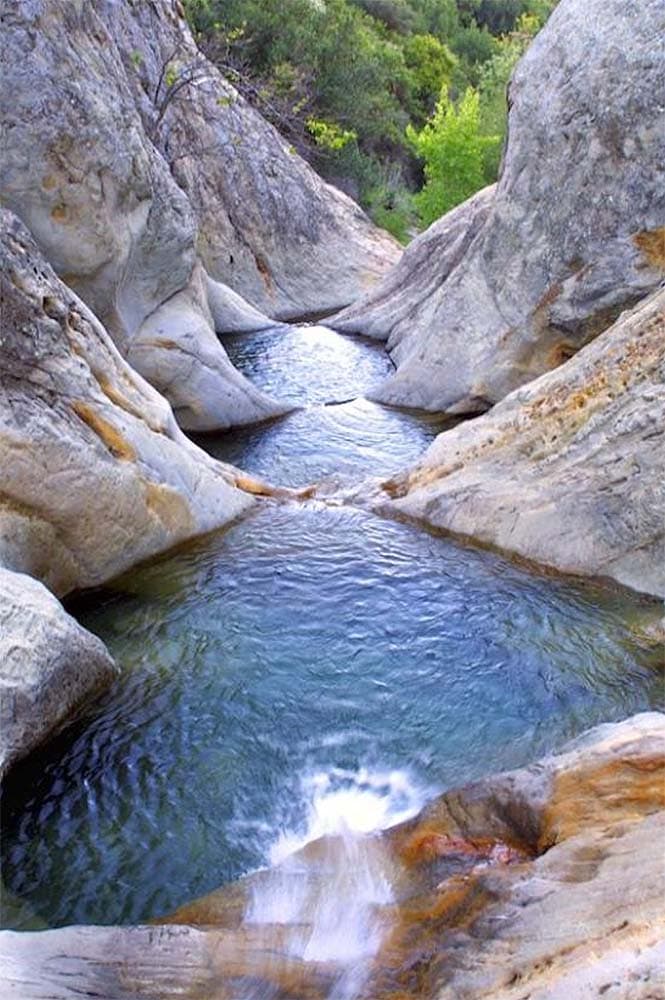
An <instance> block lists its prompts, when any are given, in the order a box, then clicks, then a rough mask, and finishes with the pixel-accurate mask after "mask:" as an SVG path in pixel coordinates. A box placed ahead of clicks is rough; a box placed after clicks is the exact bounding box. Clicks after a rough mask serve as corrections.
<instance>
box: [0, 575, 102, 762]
mask: <svg viewBox="0 0 665 1000" xmlns="http://www.w3.org/2000/svg"><path fill="white" fill-rule="evenodd" d="M0 665H1V668H0V777H2V775H3V774H4V773H5V771H6V770H7V768H8V767H9V766H11V765H12V764H14V763H15V761H16V760H18V759H19V758H20V757H22V756H24V755H25V754H26V753H28V752H29V751H30V750H32V749H34V748H35V747H36V746H38V745H39V744H40V743H41V742H42V741H43V740H44V739H45V738H46V737H48V736H51V735H52V734H53V733H54V732H57V730H58V729H59V728H60V727H61V726H62V725H63V724H64V723H66V722H69V721H70V720H71V717H72V715H74V714H75V712H76V710H77V709H78V708H79V706H80V705H81V704H83V703H84V702H85V701H87V700H88V699H89V698H91V697H93V696H94V695H95V694H96V693H98V692H99V691H101V690H102V688H103V687H104V686H105V685H107V684H109V683H110V682H111V681H112V680H113V678H114V677H115V675H116V668H115V665H114V663H113V660H112V659H111V657H110V656H109V654H108V653H107V652H106V649H105V647H104V644H103V643H102V642H101V641H100V640H99V639H97V638H95V636H94V635H91V633H90V632H87V631H86V630H85V629H84V628H81V626H80V625H78V624H77V623H76V622H75V621H74V619H73V618H72V617H71V616H70V615H68V614H67V613H66V612H65V611H64V610H63V608H62V605H61V604H60V602H59V601H58V600H57V599H56V598H55V597H54V596H53V595H52V594H50V593H49V592H48V590H47V589H46V587H44V586H43V585H42V584H41V583H38V582H37V580H33V579H31V578H30V577H29V576H25V575H24V574H22V573H12V572H10V571H9V570H5V569H2V568H1V567H0Z"/></svg>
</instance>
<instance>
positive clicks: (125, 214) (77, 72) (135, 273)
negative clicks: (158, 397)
mask: <svg viewBox="0 0 665 1000" xmlns="http://www.w3.org/2000/svg"><path fill="white" fill-rule="evenodd" d="M180 74H182V79H184V80H185V81H188V82H186V85H185V86H184V87H182V88H180V87H179V85H176V84H175V83H174V80H176V79H177V80H178V81H179V80H180ZM2 125H3V134H4V136H5V142H3V144H2V161H1V164H2V166H1V170H0V193H1V194H2V199H3V203H4V204H5V205H7V206H8V207H9V208H10V209H11V210H12V211H13V212H15V214H17V215H18V216H19V217H20V218H21V219H22V220H23V221H24V222H25V223H26V225H27V226H28V228H29V229H30V231H31V232H32V234H33V236H34V237H35V239H36V241H37V243H38V245H39V246H40V248H41V249H42V251H43V252H44V254H45V256H46V258H47V259H48V261H49V262H50V263H51V264H52V266H53V267H54V268H55V270H56V272H57V273H58V274H59V276H60V277H61V278H62V279H63V280H64V281H65V282H66V283H67V284H68V285H69V286H70V287H72V288H73V289H74V290H75V291H76V293H77V294H78V295H79V296H80V297H81V298H82V299H83V300H84V301H85V302H86V304H87V305H88V306H89V307H90V308H91V309H92V310H93V311H94V312H95V314H96V315H97V317H98V318H99V319H100V320H101V322H102V323H103V325H104V326H105V327H106V329H107V330H108V332H109V333H110V334H111V336H112V337H113V339H114V341H115V343H116V345H117V346H118V347H119V349H120V350H121V352H122V353H123V354H124V355H125V356H127V357H131V363H132V365H133V366H134V367H136V368H137V370H138V371H139V372H140V373H141V374H143V375H144V376H145V377H146V378H147V379H148V380H149V381H151V382H152V384H154V385H155V387H156V388H157V389H158V390H159V391H160V392H162V393H163V394H164V395H165V396H166V397H167V398H168V399H169V401H170V402H171V403H172V404H173V406H174V409H175V410H176V413H177V416H178V419H179V421H180V423H181V425H182V426H184V427H186V428H187V429H193V430H212V429H217V428H225V427H228V426H230V425H232V424H242V423H248V422H254V421H259V420H263V419H266V418H267V417H271V416H275V415H277V414H279V413H283V412H285V411H286V410H287V409H288V407H285V406H284V405H281V404H279V403H277V402H276V401H274V400H271V399H270V398H269V397H267V396H266V395H265V394H263V393H261V392H259V391H258V390H257V389H256V388H254V387H253V386H252V385H251V384H250V383H249V382H248V381H247V380H246V379H244V378H243V377H242V376H240V375H239V374H238V373H237V372H236V371H235V370H234V369H233V367H232V365H231V363H230V361H229V360H228V357H227V356H226V353H225V351H224V350H223V348H222V346H221V345H220V343H219V342H218V339H217V337H216V335H215V332H216V331H217V332H221V333H229V332H239V331H243V330H256V329H262V328H265V327H267V326H271V325H274V318H269V317H268V315H267V313H270V316H271V317H275V316H278V317H279V316H286V315H294V314H304V313H307V312H310V311H313V310H315V311H322V310H326V309H328V310H330V309H334V308H338V307H339V306H340V305H341V304H343V303H347V302H349V301H351V300H352V299H354V298H355V297H357V295H359V294H360V293H361V292H362V291H364V290H365V289H366V288H367V287H368V286H369V285H370V284H372V283H373V281H374V280H375V279H376V278H377V277H378V276H379V274H382V273H383V272H384V271H385V270H386V268H387V267H388V266H389V264H391V263H392V262H394V260H395V259H396V258H397V256H398V254H399V250H398V247H397V244H396V243H395V242H394V241H393V240H392V238H391V237H389V236H388V235H387V234H383V233H381V232H380V231H379V230H377V229H375V227H373V226H372V225H371V223H370V222H369V220H368V219H367V217H366V216H365V215H364V214H363V213H362V212H361V210H360V209H359V208H358V207H357V206H354V205H353V203H352V202H351V201H350V200H349V199H347V198H346V197H345V196H344V195H342V194H340V193H338V192H336V191H334V189H332V188H329V187H328V186H327V185H325V184H324V183H323V182H322V181H321V180H320V179H319V178H318V177H316V175H315V174H314V173H313V172H312V171H311V170H310V169H309V167H307V166H306V165H305V164H304V163H303V162H302V161H301V160H300V159H299V158H298V157H297V156H292V155H291V154H290V152H289V151H288V148H287V144H286V143H285V142H284V141H283V140H282V139H281V138H280V137H279V136H278V134H277V133H276V132H275V130H274V129H273V128H272V127H271V126H269V125H268V124H267V123H266V122H264V121H263V119H262V118H261V117H260V116H259V115H257V114H256V113H255V112H254V111H253V110H252V109H251V108H249V107H248V106H247V105H246V104H245V102H244V101H243V100H242V99H241V98H240V97H239V95H238V94H237V93H236V92H235V91H234V90H233V88H231V87H230V86H229V85H228V84H227V83H226V82H225V81H224V80H223V79H222V78H221V77H220V75H219V73H218V72H217V71H216V70H215V69H214V67H212V66H211V65H210V64H209V63H208V62H207V61H206V60H205V59H204V58H203V57H202V55H201V54H200V53H199V52H198V50H197V48H196V46H195V45H194V43H193V41H192V38H191V35H190V33H189V31H188V29H187V26H186V23H185V21H184V18H183V16H182V10H181V8H180V6H179V4H178V3H177V2H176V0H159V2H158V3H150V4H134V3H128V2H127V3H126V2H117V0H108V2H105V3H99V4H81V3H70V2H69V0H9V2H8V3H7V4H6V5H5V8H4V9H3V74H2ZM204 267H205V269H206V270H207V274H206V271H205V270H204ZM231 286H233V287H231ZM239 293H240V294H239ZM246 299H251V302H252V303H253V304H250V302H249V301H246ZM261 310H263V311H261Z"/></svg>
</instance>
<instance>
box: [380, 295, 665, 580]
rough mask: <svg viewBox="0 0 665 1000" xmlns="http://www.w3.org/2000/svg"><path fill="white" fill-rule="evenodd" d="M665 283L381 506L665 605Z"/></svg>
mask: <svg viewBox="0 0 665 1000" xmlns="http://www.w3.org/2000/svg"><path fill="white" fill-rule="evenodd" d="M663 469H665V289H663V290H661V291H658V292H656V293H654V294H653V295H652V296H650V297H649V298H648V299H646V300H645V301H644V302H643V303H641V304H640V305H639V306H638V307H637V308H635V309H633V310H632V311H629V312H627V313H626V314H625V315H623V316H622V317H621V318H620V319H619V320H618V321H617V322H616V323H615V324H614V325H613V326H612V327H611V328H610V329H609V330H607V331H606V332H605V333H603V334H602V335H601V336H599V337H598V338H597V339H596V340H594V341H593V342H592V343H591V344H588V345H587V346H586V347H585V348H583V349H582V350H581V351H580V352H579V353H578V354H576V355H575V357H574V358H571V359H570V360H569V361H567V362H566V363H565V364H563V365H561V366H560V367H559V368H557V369H556V370H555V371H553V372H549V373H547V374H545V375H542V376H541V377H540V378H538V379H535V380H534V381H533V382H530V383H529V385H527V386H524V387H523V388H522V389H517V390H516V391H515V392H513V393H512V394H511V395H509V396H508V397H506V399H504V400H503V401H502V402H501V403H499V404H497V405H496V406H495V407H494V408H493V409H492V410H491V411H490V412H489V413H487V414H484V415H483V416H481V417H477V418H476V419H475V420H472V421H469V422H466V423H463V424H459V425H458V426H457V427H455V428H454V429H453V430H450V431H446V432H444V433H443V434H440V435H439V437H438V438H437V439H436V440H435V441H434V443H433V444H432V445H431V447H430V448H429V450H428V451H427V452H426V454H425V456H424V458H423V460H422V462H421V464H419V465H418V466H417V467H416V468H415V469H413V470H411V471H410V472H407V473H405V474H404V475H403V476H398V477H396V478H394V479H392V480H390V481H388V482H385V483H383V484H382V486H381V488H380V490H379V495H378V496H376V495H375V496H374V497H373V498H372V502H373V503H374V504H375V505H376V506H377V507H378V508H380V509H381V510H382V511H383V512H384V513H388V514H392V515H398V516H405V515H406V516H408V517H411V518H415V519H417V520H419V521H422V522H424V523H426V524H429V525H432V526H434V527H437V528H444V529H445V530H446V531H450V532H453V533H455V534H457V535H460V536H467V537H470V538H473V539H476V540H479V541H481V542H484V543H488V544H491V545H496V546H499V547H500V548H502V549H505V550H507V551H509V552H515V553H518V554H519V555H521V556H525V557H527V558H529V559H534V560H536V561H538V562H540V563H545V564H547V565H549V566H554V567H556V568H557V569H559V570H563V571H565V572H571V573H583V574H588V575H593V576H607V577H611V578H613V579H614V580H618V581H619V582H620V583H623V584H626V585H627V586H630V587H633V588H634V589H635V590H639V591H646V592H647V593H651V594H656V595H659V596H661V597H665V479H664V477H663Z"/></svg>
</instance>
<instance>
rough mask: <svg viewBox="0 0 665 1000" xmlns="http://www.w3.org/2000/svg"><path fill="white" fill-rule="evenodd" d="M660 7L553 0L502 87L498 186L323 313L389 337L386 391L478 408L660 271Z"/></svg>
mask: <svg viewBox="0 0 665 1000" xmlns="http://www.w3.org/2000/svg"><path fill="white" fill-rule="evenodd" d="M663 37H665V8H664V7H663V4H662V3H661V2H660V0H635V2H634V3H630V4H626V3H624V2H623V0H609V2H606V0H561V2H560V3H559V4H558V6H557V8H556V9H555V10H554V12H553V14H552V16H551V17H550V19H549V21H548V23H547V25H546V26H545V28H544V29H543V30H542V31H541V33H540V34H539V35H538V36H537V37H536V39H535V40H534V42H533V43H532V45H531V46H530V48H529V49H528V51H527V53H526V55H525V56H524V57H523V58H522V60H521V62H520V63H519V64H518V66H517V68H516V70H515V73H514V75H513V78H512V81H511V83H510V87H509V105H510V112H509V118H508V140H507V145H506V149H505V152H504V158H503V165H502V171H501V176H500V179H499V183H498V185H497V188H496V193H495V194H494V195H492V194H491V192H490V191H487V192H485V193H481V194H479V195H476V196H475V197H474V198H472V199H471V200H470V201H469V202H468V203H467V204H465V205H463V206H460V207H459V208H457V209H455V210H453V212H451V213H450V214H449V215H448V216H446V217H445V218H444V219H442V220H440V221H439V222H437V223H435V225H434V226H433V227H432V229H431V230H430V231H429V232H428V233H425V234H424V235H423V236H421V237H420V238H419V239H417V240H416V241H415V242H414V243H413V244H412V245H411V246H410V247H409V248H408V249H407V251H406V253H405V255H404V257H403V259H402V261H401V262H400V264H399V265H398V266H397V268H396V270H395V271H393V272H392V273H390V274H389V275H388V276H387V278H386V279H385V281H384V282H383V283H382V284H381V285H379V286H378V288H377V289H376V290H375V291H374V292H370V293H369V294H368V296H366V297H365V298H364V299H362V300H360V301H359V302H358V303H356V304H355V305H352V306H351V307H350V308H349V309H347V310H346V311H344V312H342V313H341V314H340V315H339V316H338V317H336V318H335V319H333V320H332V321H329V325H331V326H333V327H334V328H335V329H337V330H342V331H351V332H359V333H368V334H370V335H372V336H375V337H382V338H385V339H387V340H388V344H389V347H390V348H391V349H392V352H393V357H394V360H395V361H396V362H397V364H398V370H397V372H396V373H395V375H394V376H392V377H391V378H390V379H388V380H387V381H386V382H385V383H384V384H383V386H381V387H380V388H379V390H378V391H377V393H376V394H375V398H376V399H378V400H381V401H383V402H387V403H392V404H396V405H405V406H420V407H424V408H426V409H431V410H447V411H449V412H451V413H474V412H480V411H482V410H485V409H487V408H488V407H489V406H491V405H492V404H493V403H495V402H496V401H497V400H499V399H501V398H502V397H503V396H505V395H506V394H507V393H509V392H511V391H512V390H513V389H515V388H516V387H518V386H519V385H521V384H523V383H525V382H527V381H529V379H532V378H534V377H536V376H537V375H540V374H541V373H543V372H545V371H548V370H550V369H552V368H554V367H556V365H557V364H559V363H560V362H561V361H562V360H565V359H566V358H567V357H570V356H571V355H572V354H573V353H574V352H575V351H577V350H578V349H579V348H580V347H581V346H582V345H584V344H585V343H587V342H588V341H589V340H591V339H592V338H593V337H594V336H596V335H597V334H598V333H599V332H600V331H601V330H603V329H605V328H606V327H607V326H609V325H610V323H611V322H612V321H613V320H614V319H615V318H616V316H617V315H618V314H619V312H620V311H621V310H622V309H625V308H626V307H628V306H630V305H634V304H635V303H636V302H637V301H638V300H639V299H640V298H642V297H643V296H644V295H645V294H647V293H648V292H649V291H651V290H652V289H653V288H654V287H655V286H656V285H657V284H658V283H659V282H660V281H661V280H662V277H663V273H664V272H665V166H664V165H665V47H663V44H662V39H663Z"/></svg>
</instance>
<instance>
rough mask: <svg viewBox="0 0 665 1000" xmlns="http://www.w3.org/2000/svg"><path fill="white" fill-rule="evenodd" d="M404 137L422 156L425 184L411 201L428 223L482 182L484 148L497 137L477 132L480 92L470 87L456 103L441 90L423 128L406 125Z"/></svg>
mask: <svg viewBox="0 0 665 1000" xmlns="http://www.w3.org/2000/svg"><path fill="white" fill-rule="evenodd" d="M407 137H408V139H409V142H410V143H411V144H412V146H413V148H414V150H415V152H416V153H417V154H418V156H420V157H421V158H422V159H423V160H424V165H425V166H424V170H425V184H424V186H423V189H422V191H420V192H419V193H418V194H417V195H416V196H415V199H414V201H415V204H416V208H417V209H418V212H419V215H420V218H421V221H422V223H423V224H424V225H425V226H428V225H430V223H432V222H434V220H435V219H438V218H439V216H441V215H443V214H444V213H445V212H448V211H449V210H450V209H451V208H454V206H455V205H459V204H460V202H462V201H464V200H465V199H466V198H469V197H470V196H471V195H472V194H474V192H476V191H477V190H478V189H479V188H481V187H482V186H483V184H484V182H485V174H484V157H485V150H486V148H487V147H488V146H489V145H490V144H492V143H496V142H497V141H498V140H497V139H496V138H495V137H490V136H482V135H481V134H480V101H479V95H478V92H477V91H475V90H473V89H472V88H471V87H469V88H468V89H467V90H466V92H465V93H464V96H463V97H462V99H461V100H460V101H459V103H458V104H457V105H455V104H454V103H453V101H451V100H450V98H449V97H448V96H447V95H446V94H445V93H444V94H442V95H441V98H440V100H439V103H438V104H437V106H436V110H435V112H434V115H433V116H432V118H431V119H430V120H429V121H428V122H427V124H426V125H425V126H424V128H422V129H421V130H420V131H419V132H417V131H416V130H415V129H414V128H413V127H409V128H408V129H407Z"/></svg>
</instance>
